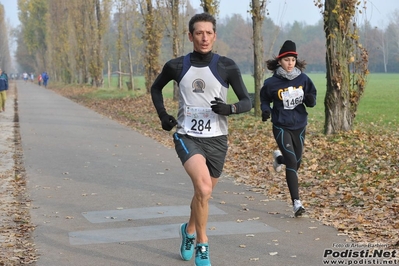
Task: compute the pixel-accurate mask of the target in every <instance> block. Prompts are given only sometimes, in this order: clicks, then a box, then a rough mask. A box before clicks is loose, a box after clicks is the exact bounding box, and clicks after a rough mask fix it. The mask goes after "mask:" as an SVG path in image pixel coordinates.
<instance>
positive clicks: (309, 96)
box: [305, 94, 315, 106]
mask: <svg viewBox="0 0 399 266" xmlns="http://www.w3.org/2000/svg"><path fill="white" fill-rule="evenodd" d="M305 101H306V105H308V106H314V104H315V98H314V97H313V95H312V94H306V95H305Z"/></svg>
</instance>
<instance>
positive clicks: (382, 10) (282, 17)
mask: <svg viewBox="0 0 399 266" xmlns="http://www.w3.org/2000/svg"><path fill="white" fill-rule="evenodd" d="M17 2H18V0H0V3H2V4H3V5H4V7H5V11H6V17H7V19H8V21H10V23H11V25H12V26H17V25H18V24H19V20H18V9H17ZM190 2H191V4H192V5H193V6H194V8H196V9H197V10H198V12H200V11H202V8H201V7H200V0H190ZM250 2H252V1H251V0H220V18H224V17H225V16H227V15H228V16H230V15H232V14H241V15H242V16H244V18H249V19H250V18H251V17H250V16H249V15H248V12H247V10H249V3H250ZM322 2H323V3H324V0H323V1H322ZM267 9H268V11H269V17H270V18H271V19H272V20H273V21H274V23H276V24H278V25H284V24H287V23H289V22H294V21H299V22H305V23H307V24H309V25H314V24H315V23H316V22H318V21H319V19H320V18H321V14H320V10H319V9H318V8H317V7H315V6H314V4H313V0H269V1H268V4H267ZM394 10H399V1H398V0H367V9H366V11H365V13H364V16H365V17H364V16H361V17H359V21H360V22H361V20H362V19H365V18H367V19H368V20H370V22H371V25H372V26H378V27H381V28H384V27H385V26H387V25H388V23H389V21H390V20H391V16H392V12H393V11H394Z"/></svg>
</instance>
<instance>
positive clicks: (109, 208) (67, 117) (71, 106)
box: [17, 81, 345, 266]
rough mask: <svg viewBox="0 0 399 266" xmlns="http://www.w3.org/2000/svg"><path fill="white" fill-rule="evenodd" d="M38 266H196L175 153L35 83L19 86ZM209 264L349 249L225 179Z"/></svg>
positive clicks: (215, 204) (318, 261) (315, 261)
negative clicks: (183, 249) (186, 236)
mask: <svg viewBox="0 0 399 266" xmlns="http://www.w3.org/2000/svg"><path fill="white" fill-rule="evenodd" d="M17 87H18V113H19V121H20V129H21V138H22V146H23V150H24V164H25V168H26V172H27V178H28V193H29V195H30V198H31V199H32V209H31V215H32V222H33V224H36V225H37V229H36V230H35V231H34V240H35V243H36V245H37V248H38V250H39V253H40V259H39V261H38V263H37V265H39V266H41V265H49V266H54V265H57V266H61V265H74V266H78V265H85V266H86V265H96V266H98V265H107V266H111V265H118V266H119V265H120V266H123V265H137V266H150V265H151V266H158V265H166V266H178V265H193V263H194V262H193V261H191V262H184V261H182V260H181V259H180V256H179V253H178V248H179V241H180V240H179V235H178V225H179V224H180V223H182V222H185V221H186V220H187V218H188V214H189V209H188V205H189V203H190V200H191V195H192V187H191V182H190V181H189V179H188V177H187V175H186V174H185V172H184V170H183V168H182V166H181V164H180V161H179V160H178V158H177V157H176V153H175V151H174V150H173V149H169V148H165V147H164V146H162V145H161V144H159V143H157V142H155V141H154V140H152V139H150V138H148V137H145V136H143V135H140V134H138V133H137V132H135V131H133V130H131V129H130V128H127V127H125V126H122V125H120V124H118V123H117V122H115V121H112V120H110V119H108V118H106V117H104V116H102V115H100V114H98V113H95V112H94V111H92V110H89V109H87V108H85V107H83V106H80V105H78V104H76V103H74V102H72V101H70V100H68V99H66V98H64V97H62V96H59V95H57V94H56V93H54V92H52V91H50V90H47V89H45V88H43V87H39V86H37V85H35V84H32V83H24V82H22V81H19V82H17ZM210 204H211V210H210V216H209V225H208V232H209V235H210V237H209V238H210V252H211V259H212V265H214V266H217V265H234V266H240V265H245V266H247V265H270V266H273V265H276V266H281V265H297V266H301V265H303V266H310V265H322V257H323V252H324V250H325V249H326V248H331V247H332V245H333V243H344V242H345V238H344V237H342V236H339V235H338V234H337V231H336V230H335V229H334V228H331V227H327V226H323V225H322V224H321V223H319V222H317V221H314V220H312V219H310V218H307V217H303V218H299V219H295V218H293V217H292V211H291V206H288V205H287V204H286V203H285V202H280V201H271V200H268V198H267V197H266V196H265V195H263V194H258V193H255V192H252V191H251V190H250V189H249V188H248V187H246V186H244V185H238V184H235V183H234V182H233V180H231V179H230V178H228V177H223V178H221V182H220V183H219V184H218V186H217V187H216V190H215V191H214V194H213V199H212V200H211V202H210Z"/></svg>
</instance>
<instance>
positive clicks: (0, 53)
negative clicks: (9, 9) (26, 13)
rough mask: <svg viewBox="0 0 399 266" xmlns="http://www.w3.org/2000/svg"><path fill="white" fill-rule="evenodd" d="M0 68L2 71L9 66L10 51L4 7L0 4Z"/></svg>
mask: <svg viewBox="0 0 399 266" xmlns="http://www.w3.org/2000/svg"><path fill="white" fill-rule="evenodd" d="M0 36H2V37H1V39H0V68H1V69H3V70H6V69H8V68H9V67H10V66H11V56H10V49H9V46H8V27H7V25H6V21H5V12H4V6H3V5H2V4H0Z"/></svg>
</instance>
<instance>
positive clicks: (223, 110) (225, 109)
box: [211, 97, 231, 115]
mask: <svg viewBox="0 0 399 266" xmlns="http://www.w3.org/2000/svg"><path fill="white" fill-rule="evenodd" d="M211 104H213V105H212V106H211V108H212V111H214V112H215V113H217V114H219V115H230V114H231V105H230V104H226V103H225V102H224V101H223V100H222V99H220V98H219V97H215V100H214V101H211Z"/></svg>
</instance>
